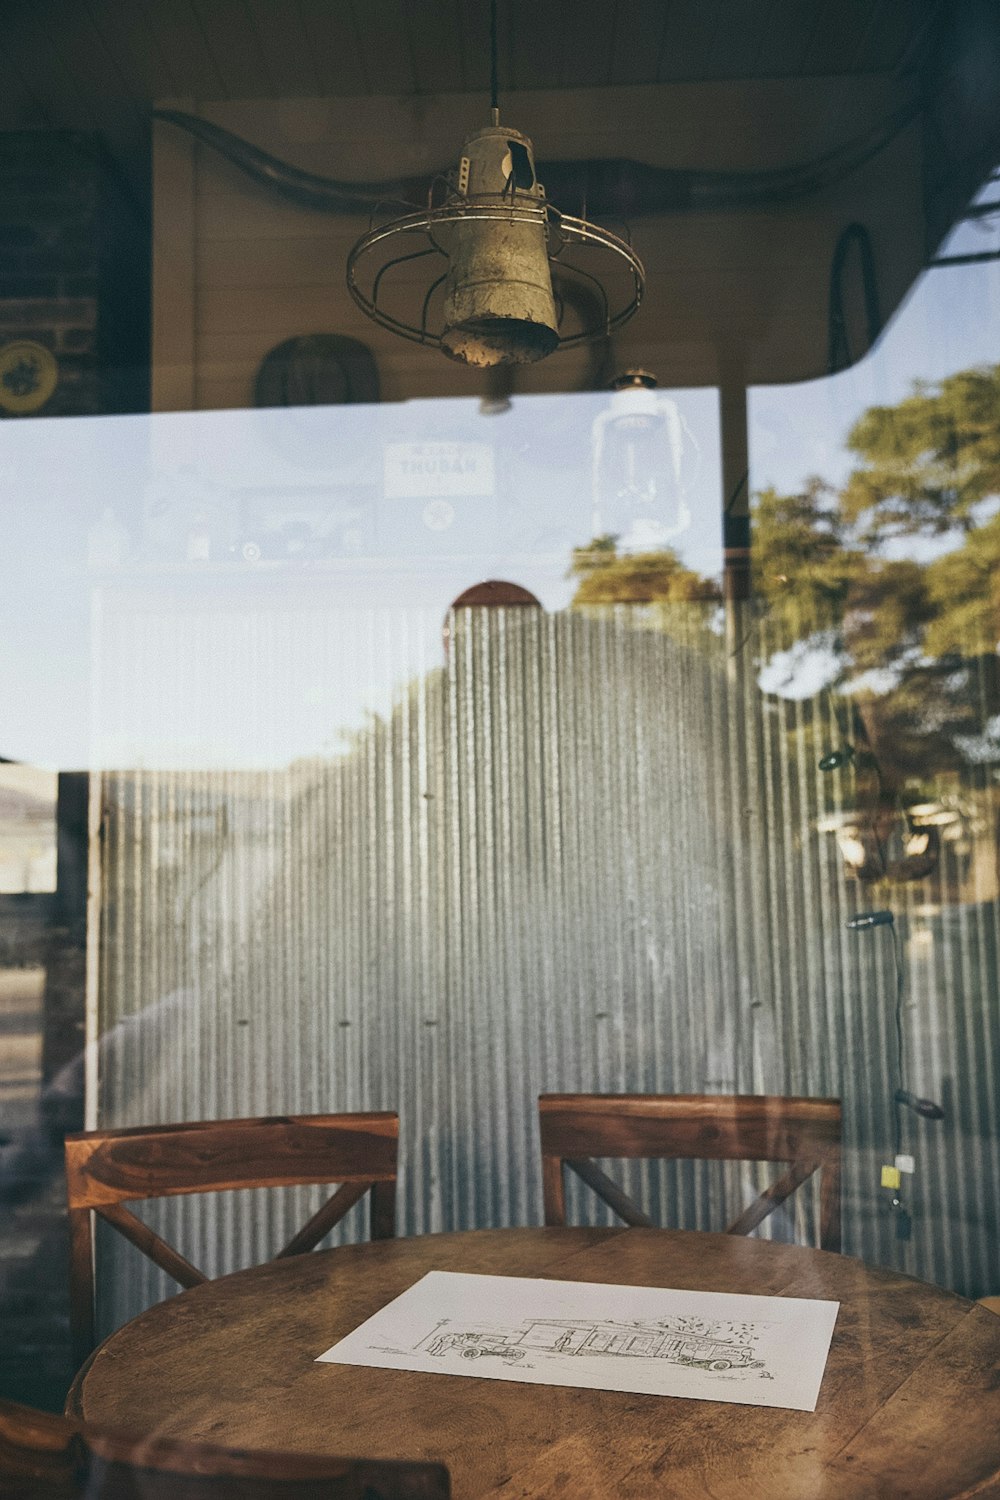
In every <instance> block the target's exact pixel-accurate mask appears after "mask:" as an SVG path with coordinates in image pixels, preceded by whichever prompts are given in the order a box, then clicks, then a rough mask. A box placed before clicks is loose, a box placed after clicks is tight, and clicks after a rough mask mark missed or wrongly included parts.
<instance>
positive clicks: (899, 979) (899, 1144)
mask: <svg viewBox="0 0 1000 1500" xmlns="http://www.w3.org/2000/svg"><path fill="white" fill-rule="evenodd" d="M892 962H893V968H894V969H895V973H896V1003H895V1005H894V1007H893V1016H894V1020H895V1023H896V1081H897V1087H896V1088H895V1090H894V1091H893V1099H892V1104H893V1111H894V1113H895V1130H894V1135H893V1152H892V1158H893V1161H895V1159H896V1157H897V1156H899V1155H900V1153H901V1151H902V1149H903V1119H902V1100H901V1099H900V1095H901V1094H906V1093H907V1092H908V1090H907V1088H906V1068H905V1061H904V1054H903V1046H904V1042H903V992H904V990H905V987H906V970H905V967H904V954H903V939H902V938H901V937H900V935H899V933H898V931H897V930H896V924H895V922H893V924H892Z"/></svg>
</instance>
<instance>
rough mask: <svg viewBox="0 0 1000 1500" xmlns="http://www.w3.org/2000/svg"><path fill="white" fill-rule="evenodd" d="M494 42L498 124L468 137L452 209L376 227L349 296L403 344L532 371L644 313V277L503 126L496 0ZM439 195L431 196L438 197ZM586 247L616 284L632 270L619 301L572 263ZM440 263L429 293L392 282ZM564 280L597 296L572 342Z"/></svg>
mask: <svg viewBox="0 0 1000 1500" xmlns="http://www.w3.org/2000/svg"><path fill="white" fill-rule="evenodd" d="M491 42H492V104H491V123H490V124H489V125H487V126H486V127H485V128H484V129H481V130H476V131H474V132H473V133H472V134H471V135H470V136H469V137H468V138H467V139H466V141H465V144H464V146H463V148H462V155H461V158H460V161H459V164H458V170H457V172H456V173H454V174H453V175H452V176H451V177H450V178H449V179H448V181H447V184H446V189H447V190H446V195H445V197H444V201H443V202H441V203H440V204H438V206H437V207H435V206H434V204H433V202H432V201H429V202H428V206H427V209H426V211H424V212H422V213H415V214H407V215H405V216H404V217H403V218H398V219H393V220H392V221H391V222H389V223H387V224H382V225H379V226H375V227H373V228H372V229H370V230H369V232H368V233H367V234H365V235H363V236H362V238H361V239H360V240H358V242H357V244H355V246H354V247H353V249H352V250H351V252H350V254H349V256H348V259H347V285H348V289H349V291H350V293H351V296H352V297H353V298H354V301H355V302H356V303H357V305H358V306H359V307H360V308H361V310H362V312H364V313H365V314H366V315H367V316H368V317H369V318H371V319H373V321H374V322H376V323H378V324H380V325H381V326H382V327H383V328H387V329H389V330H390V331H391V332H393V333H396V334H398V335H400V337H402V338H406V339H411V340H413V341H414V342H416V343H420V344H429V345H431V346H432V347H435V348H438V349H440V350H441V351H442V352H443V353H444V354H447V355H448V356H449V357H450V358H451V359H454V360H458V361H459V362H461V363H463V364H467V365H473V366H479V367H489V366H492V365H498V364H531V363H533V362H534V361H536V360H539V359H544V358H546V356H547V355H549V354H552V353H553V352H554V351H555V350H557V349H564V348H568V347H573V346H576V345H579V344H582V343H586V342H588V341H589V340H591V339H596V338H604V337H607V336H608V335H609V334H610V333H613V332H614V330H615V329H616V328H620V327H621V325H622V324H623V323H625V322H626V321H627V320H628V319H629V318H630V317H631V316H632V315H633V313H634V312H635V311H636V309H637V308H638V306H639V303H640V301H641V299H642V292H643V286H644V280H645V277H644V272H643V268H642V263H641V261H640V260H639V257H638V256H637V255H636V253H635V251H634V250H633V249H632V246H631V244H630V243H629V242H628V240H627V239H623V238H622V237H621V236H619V235H616V234H613V233H611V231H610V230H607V229H604V228H602V227H600V226H598V225H596V224H593V223H589V222H588V221H587V220H586V219H581V218H575V217H573V216H572V215H569V214H563V213H560V212H559V211H558V210H557V209H555V208H554V207H553V206H552V204H550V203H549V202H548V201H547V199H546V197H545V189H544V187H543V186H542V184H541V183H540V182H539V181H538V178H537V175H536V173H535V157H534V149H533V147H532V144H531V141H530V140H529V139H528V137H527V136H526V135H523V134H522V133H521V132H520V131H519V130H513V129H509V128H508V127H506V126H503V125H501V124H500V111H499V107H498V104H497V67H496V57H497V46H496V5H495V0H494V4H493V5H492V6H491ZM433 192H434V189H433V187H432V189H431V195H430V196H431V198H433ZM579 249H584V250H586V251H588V252H590V251H599V252H603V254H604V256H605V257H610V262H608V263H607V264H606V273H605V274H606V275H607V274H608V271H607V265H614V266H616V267H617V270H618V272H619V273H622V274H621V275H620V277H619V279H620V281H621V282H622V285H621V286H620V288H619V293H620V295H619V297H618V298H617V299H616V300H615V301H614V302H613V300H612V297H611V296H609V293H608V290H607V288H606V286H605V284H604V281H603V280H602V279H601V277H599V276H597V275H595V274H594V272H593V270H591V269H590V268H589V267H586V266H582V265H579V264H576V263H574V260H573V254H574V252H575V251H577V250H579ZM432 257H436V258H437V260H432V262H431V263H432V264H433V265H434V267H435V269H437V267H438V265H440V264H441V263H442V262H443V263H444V265H443V269H442V270H441V272H440V274H439V275H438V276H437V277H436V278H430V279H429V281H428V284H427V286H426V289H425V290H424V291H423V294H422V296H421V294H420V292H414V290H413V287H412V285H411V284H409V283H407V282H406V281H405V280H403V281H402V282H401V281H400V280H398V279H396V278H394V277H393V274H392V273H393V272H394V271H395V270H396V269H397V268H398V267H399V266H402V265H403V264H404V263H412V262H414V261H418V260H423V259H424V258H428V259H430V258H432ZM553 270H555V272H556V284H555V285H554V284H553ZM563 275H565V276H568V277H570V278H572V277H573V276H580V277H582V278H584V279H585V280H586V281H587V282H588V283H590V284H591V285H595V286H596V287H597V289H598V292H599V301H598V304H597V307H598V311H597V313H596V314H595V315H594V316H593V317H592V318H591V319H590V320H589V321H587V322H584V324H583V326H582V327H580V328H578V329H576V330H575V331H573V332H571V333H563V332H562V331H561V326H560V325H561V322H562V318H563V299H562V298H561V297H560V295H559V290H558V282H559V278H560V277H561V276H563ZM400 287H402V293H401V295H402V303H403V305H402V306H401V305H400ZM439 290H441V292H442V295H441V296H440V298H438V299H437V302H436V303H435V293H437V292H438V291H439ZM418 298H419V299H420V313H419V315H418V314H417V312H416V307H417V299H418ZM432 305H433V312H432Z"/></svg>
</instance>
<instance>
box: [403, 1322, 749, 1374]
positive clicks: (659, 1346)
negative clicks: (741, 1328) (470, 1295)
mask: <svg viewBox="0 0 1000 1500" xmlns="http://www.w3.org/2000/svg"><path fill="white" fill-rule="evenodd" d="M427 1352H428V1353H429V1354H433V1355H438V1356H441V1355H445V1354H448V1353H457V1354H460V1355H461V1356H462V1358H463V1359H482V1358H483V1357H484V1356H492V1357H493V1358H496V1359H503V1360H507V1361H508V1363H511V1364H514V1363H516V1362H517V1361H518V1360H522V1359H524V1357H525V1356H526V1355H527V1354H530V1353H532V1352H538V1353H540V1354H541V1353H545V1354H590V1355H595V1354H597V1355H611V1356H620V1355H627V1356H628V1357H630V1358H632V1359H636V1358H639V1359H665V1360H668V1361H669V1362H670V1363H671V1364H677V1365H690V1366H695V1367H698V1368H701V1369H705V1370H719V1371H721V1370H733V1369H744V1370H759V1369H762V1368H763V1365H764V1361H763V1360H761V1359H754V1357H753V1356H754V1352H755V1351H754V1349H753V1348H752V1347H751V1346H750V1345H749V1344H735V1343H730V1342H728V1341H726V1340H725V1339H714V1338H707V1337H705V1336H703V1335H701V1334H691V1333H685V1334H680V1333H673V1332H671V1331H670V1330H668V1329H664V1328H657V1327H651V1326H650V1325H648V1324H646V1325H643V1324H635V1323H610V1322H609V1323H597V1322H595V1323H571V1322H564V1321H561V1320H558V1319H536V1320H534V1321H532V1322H530V1323H526V1324H525V1325H524V1327H522V1328H521V1329H519V1330H510V1331H508V1332H501V1333H481V1332H476V1331H471V1330H454V1331H449V1330H445V1329H439V1330H438V1332H437V1333H436V1334H435V1336H434V1338H433V1339H432V1340H431V1342H430V1343H429V1345H428V1346H427Z"/></svg>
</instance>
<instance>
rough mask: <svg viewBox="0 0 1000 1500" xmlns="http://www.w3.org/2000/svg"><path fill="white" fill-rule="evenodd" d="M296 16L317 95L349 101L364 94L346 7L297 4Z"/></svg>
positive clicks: (312, 0)
mask: <svg viewBox="0 0 1000 1500" xmlns="http://www.w3.org/2000/svg"><path fill="white" fill-rule="evenodd" d="M298 3H299V15H300V17H301V20H302V25H303V26H304V28H305V33H306V37H307V39H308V42H309V48H310V51H311V52H312V55H313V62H314V66H315V69H316V74H317V76H318V78H319V92H320V95H321V96H322V95H333V96H334V97H340V98H351V97H352V96H353V95H357V94H367V93H368V91H369V90H368V79H367V76H366V74H365V68H364V60H363V58H362V56H361V48H360V44H359V42H358V27H357V22H356V20H355V18H354V12H353V11H352V9H351V7H350V6H349V5H344V4H337V5H332V4H331V3H330V0H298Z"/></svg>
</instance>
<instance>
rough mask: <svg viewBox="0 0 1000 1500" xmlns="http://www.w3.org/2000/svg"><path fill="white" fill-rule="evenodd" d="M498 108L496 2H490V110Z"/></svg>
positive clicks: (492, 0) (495, 0)
mask: <svg viewBox="0 0 1000 1500" xmlns="http://www.w3.org/2000/svg"><path fill="white" fill-rule="evenodd" d="M499 108H500V85H499V83H498V81H497V0H490V109H491V110H493V109H499Z"/></svg>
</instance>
